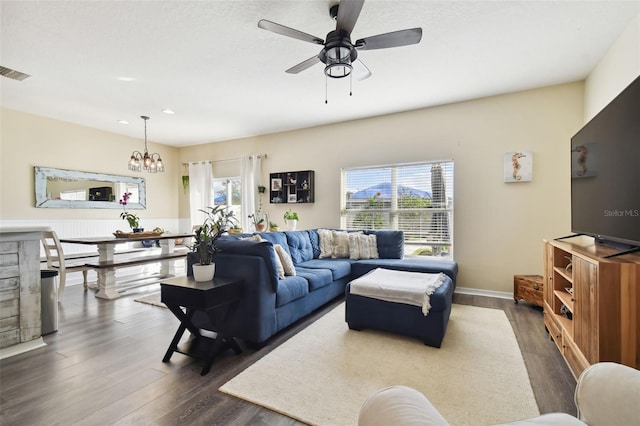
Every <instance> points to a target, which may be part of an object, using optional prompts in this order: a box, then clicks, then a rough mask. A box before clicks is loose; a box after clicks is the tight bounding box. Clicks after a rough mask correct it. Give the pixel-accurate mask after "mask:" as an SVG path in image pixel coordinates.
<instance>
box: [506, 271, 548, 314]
mask: <svg viewBox="0 0 640 426" xmlns="http://www.w3.org/2000/svg"><path fill="white" fill-rule="evenodd" d="M543 286H544V284H543V281H542V276H540V275H514V277H513V301H514V302H515V303H518V300H524V301H526V302H529V303H531V304H534V305H536V306H540V307H542V301H543V300H544V294H543V293H544V291H543V290H544V287H543Z"/></svg>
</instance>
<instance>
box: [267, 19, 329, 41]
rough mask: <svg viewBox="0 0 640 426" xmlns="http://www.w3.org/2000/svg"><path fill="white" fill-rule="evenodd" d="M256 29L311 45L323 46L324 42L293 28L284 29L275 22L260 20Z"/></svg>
mask: <svg viewBox="0 0 640 426" xmlns="http://www.w3.org/2000/svg"><path fill="white" fill-rule="evenodd" d="M258 28H262V29H263V30H267V31H271V32H272V33H276V34H280V35H283V36H287V37H291V38H297V39H298V40H302V41H306V42H309V43H313V44H319V45H321V46H323V45H324V40H323V39H321V38H319V37H316V36H313V35H311V34H307V33H303V32H302V31H298V30H294V29H293V28H289V27H285V26H284V25H280V24H276V23H275V22H271V21H267V20H266V19H261V20H260V21H258Z"/></svg>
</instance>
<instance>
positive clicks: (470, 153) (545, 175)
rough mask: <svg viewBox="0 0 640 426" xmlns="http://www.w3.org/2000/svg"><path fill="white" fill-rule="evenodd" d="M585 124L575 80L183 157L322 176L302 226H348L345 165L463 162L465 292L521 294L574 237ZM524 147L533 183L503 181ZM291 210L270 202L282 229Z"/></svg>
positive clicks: (197, 150) (459, 209)
mask: <svg viewBox="0 0 640 426" xmlns="http://www.w3.org/2000/svg"><path fill="white" fill-rule="evenodd" d="M582 122H583V84H582V83H573V84H566V85H561V86H555V87H548V88H543V89H538V90H531V91H527V92H521V93H514V94H508V95H503V96H495V97H490V98H484V99H478V100H474V101H470V102H463V103H458V104H452V105H446V106H441V107H437V108H429V109H422V110H417V111H411V112H406V113H401V114H394V115H389V116H383V117H377V118H371V119H364V120H357V121H351V122H346V123H340V124H335V125H330V126H322V127H316V128H310V129H304V130H299V131H292V132H286V133H279V134H272V135H265V136H260V137H255V138H248V139H242V140H235V141H227V142H219V143H213V144H206V145H199V146H192V147H188V148H183V149H181V150H180V153H179V158H180V161H183V162H190V161H198V160H203V159H211V160H213V159H227V158H236V157H239V156H241V155H247V154H252V153H258V154H263V153H266V154H267V159H266V160H265V161H264V162H263V178H264V181H263V182H265V183H266V182H267V177H268V174H269V173H271V172H280V171H288V170H306V169H311V170H315V172H316V194H315V197H316V202H315V203H314V204H300V205H296V206H295V207H296V210H297V211H298V213H299V214H300V216H301V218H300V219H301V220H300V223H299V226H300V227H302V228H315V227H337V226H339V225H340V215H339V209H340V194H339V188H340V170H341V168H342V167H351V166H366V165H379V164H389V163H403V162H415V161H422V160H440V159H454V161H455V217H454V221H455V235H454V238H455V258H456V260H457V261H458V263H459V265H460V280H459V284H458V285H459V286H460V287H471V288H476V289H484V290H493V291H501V292H511V291H512V290H513V275H514V274H541V273H542V254H541V253H542V252H541V250H542V249H541V247H542V239H543V238H549V237H556V236H560V235H564V234H568V233H569V231H570V228H569V226H570V225H569V201H568V200H569V168H568V165H569V139H570V137H571V136H572V135H573V134H574V133H575V132H576V131H577V130H579V128H580V127H581V126H582ZM515 150H530V151H533V155H534V178H533V182H529V183H517V184H513V183H512V184H506V183H504V182H503V156H504V153H505V152H507V151H515ZM214 167H215V165H214ZM286 207H287V205H272V204H266V208H265V210H266V212H267V213H269V215H270V219H271V220H274V221H276V222H279V223H280V224H281V225H282V213H283V212H284V210H285V209H286ZM187 213H188V209H184V210H183V209H181V215H183V214H187Z"/></svg>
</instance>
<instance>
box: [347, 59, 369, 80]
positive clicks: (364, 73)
mask: <svg viewBox="0 0 640 426" xmlns="http://www.w3.org/2000/svg"><path fill="white" fill-rule="evenodd" d="M351 65H352V66H353V74H354V75H355V77H356V79H357V80H364V79H365V78H369V77H371V71H369V68H367V66H366V65H365V64H364V63H363V62H362V61H361V60H360V59H356V60H355V61H353V63H352V64H351Z"/></svg>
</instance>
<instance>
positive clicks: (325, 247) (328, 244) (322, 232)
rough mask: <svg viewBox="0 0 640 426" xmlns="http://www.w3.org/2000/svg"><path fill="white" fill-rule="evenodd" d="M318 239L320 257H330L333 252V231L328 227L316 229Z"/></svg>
mask: <svg viewBox="0 0 640 426" xmlns="http://www.w3.org/2000/svg"><path fill="white" fill-rule="evenodd" d="M318 238H319V239H320V256H318V257H319V258H320V259H322V258H327V257H331V255H332V253H333V233H332V232H331V231H330V230H329V229H318Z"/></svg>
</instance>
